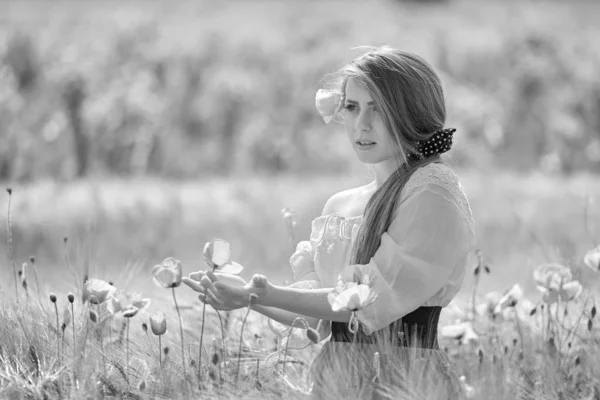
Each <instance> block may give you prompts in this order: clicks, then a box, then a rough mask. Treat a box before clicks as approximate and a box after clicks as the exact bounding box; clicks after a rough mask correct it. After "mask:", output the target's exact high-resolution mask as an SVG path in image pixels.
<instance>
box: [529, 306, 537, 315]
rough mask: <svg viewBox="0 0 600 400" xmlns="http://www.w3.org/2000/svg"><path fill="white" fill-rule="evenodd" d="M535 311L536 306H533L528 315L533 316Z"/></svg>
mask: <svg viewBox="0 0 600 400" xmlns="http://www.w3.org/2000/svg"><path fill="white" fill-rule="evenodd" d="M536 312H537V307H534V308H533V310H531V311H529V316H530V317H531V316H533V315H535V313H536Z"/></svg>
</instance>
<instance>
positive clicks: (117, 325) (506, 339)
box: [0, 174, 600, 399]
mask: <svg viewBox="0 0 600 400" xmlns="http://www.w3.org/2000/svg"><path fill="white" fill-rule="evenodd" d="M464 176H465V183H466V184H467V186H470V185H471V184H472V183H470V179H472V177H469V175H468V174H464ZM515 182H518V179H513V180H511V181H510V184H511V186H512V187H513V189H514V188H515ZM526 183H527V184H526ZM551 183H552V184H553V185H556V181H555V180H553V181H552V182H551ZM529 184H530V181H525V183H522V188H521V189H520V190H523V191H524V190H525V189H526V188H527V187H529ZM548 184H550V182H548ZM315 185H316V183H315ZM569 185H571V186H570V187H571V188H574V187H576V186H577V185H576V182H575V183H574V182H571V183H570V184H569ZM537 187H538V191H544V190H547V189H544V188H545V187H546V185H545V184H544V183H543V180H541V181H540V182H538V185H537ZM29 190H31V189H29ZM65 190H67V189H65ZM69 190H72V188H71V189H69ZM502 190H503V191H506V188H502V189H501V191H502ZM467 192H469V190H468V187H467ZM31 193H32V192H28V190H27V189H26V188H19V189H18V190H15V191H14V192H13V191H12V190H11V195H10V196H9V194H8V193H7V194H6V196H7V198H8V199H12V198H14V200H15V202H14V203H12V202H10V201H7V202H5V205H6V206H7V207H11V206H12V207H14V208H13V209H12V210H11V213H10V216H9V215H8V214H7V215H6V217H7V218H6V222H7V229H9V228H16V229H15V231H14V232H12V231H10V234H7V249H8V250H9V253H8V254H7V256H8V257H7V259H8V260H10V264H9V266H10V269H7V271H8V272H9V276H7V275H6V274H5V275H4V276H6V278H5V279H3V280H2V292H1V294H0V296H2V301H3V304H5V306H4V307H2V310H1V311H0V321H1V323H0V337H1V338H2V339H1V341H0V365H1V368H0V396H2V397H6V398H92V397H93V398H103V397H107V398H112V397H115V398H122V397H134V398H186V397H196V398H214V397H221V398H258V397H261V398H278V397H280V396H282V395H285V396H287V397H290V398H306V397H308V396H310V394H309V393H310V390H311V386H310V383H311V381H310V376H311V375H310V369H309V368H310V365H311V362H312V360H313V358H314V356H315V355H316V353H317V352H318V350H319V348H320V346H321V344H322V343H317V344H315V343H314V342H318V341H319V340H320V339H324V338H320V337H318V334H317V333H316V332H314V331H312V330H310V329H309V330H307V329H306V326H305V325H304V323H303V321H302V320H298V321H296V324H295V328H294V329H293V330H291V331H290V336H289V337H277V336H276V335H275V334H273V332H272V331H271V330H270V329H268V324H267V321H266V320H265V319H264V318H262V317H260V316H259V315H258V314H257V313H254V312H252V311H251V301H252V299H250V298H249V299H248V304H249V306H250V308H244V309H241V310H237V311H232V312H221V313H216V312H215V310H213V309H212V308H211V307H206V308H205V307H204V306H203V304H202V303H201V302H200V301H199V300H198V299H197V297H196V296H197V294H198V293H197V292H196V291H195V290H194V289H195V288H197V285H196V280H195V279H197V278H198V276H199V274H198V271H201V270H208V269H221V271H222V272H225V273H240V272H241V275H242V276H244V277H246V278H247V279H250V277H251V276H252V272H267V273H268V270H263V271H261V270H256V269H254V271H252V268H251V267H249V268H248V269H250V271H241V269H242V266H241V265H239V264H237V263H236V262H235V261H238V262H241V263H242V264H245V262H246V260H247V259H248V258H252V257H246V256H245V255H243V254H244V253H246V251H243V252H242V254H240V251H239V250H237V249H236V248H235V244H229V242H227V241H223V240H212V239H210V240H207V242H206V245H204V244H202V245H200V246H196V251H197V252H198V253H199V254H198V257H197V258H196V260H197V261H192V260H190V259H186V260H183V261H182V260H181V259H180V258H178V254H177V251H172V252H171V253H170V255H169V257H166V258H162V259H156V260H155V261H154V262H153V263H147V262H146V263H144V262H140V263H130V264H128V265H126V266H125V267H124V268H123V267H121V268H119V270H118V271H116V270H114V271H112V272H108V271H107V269H106V268H102V267H101V266H100V267H99V266H98V265H97V262H95V261H94V260H93V258H92V259H88V262H84V261H85V260H84V259H82V258H80V257H81V256H80V255H78V253H79V252H80V251H81V249H79V250H78V247H79V248H80V247H81V246H82V243H81V242H79V243H78V242H73V240H68V239H67V238H64V239H63V240H62V241H60V240H57V242H59V245H58V246H57V247H62V249H63V251H62V253H63V260H62V266H60V265H58V266H56V267H53V268H54V269H55V270H56V271H59V272H58V273H59V274H60V275H61V278H59V279H56V277H54V278H52V276H53V275H54V274H53V273H52V270H48V266H46V265H44V262H43V259H40V258H39V257H38V258H37V259H36V257H31V258H29V259H25V260H23V258H22V257H20V256H19V254H22V253H23V251H25V249H24V247H29V246H31V243H34V241H33V240H32V239H31V238H28V237H27V227H26V226H25V227H24V226H23V223H28V222H27V221H31V220H30V219H29V218H32V217H31V216H29V217H28V216H26V215H24V214H20V212H24V211H25V210H27V207H26V206H25V205H24V204H25V203H26V202H24V201H23V200H22V199H21V201H16V200H17V199H19V197H20V196H31ZM33 193H37V194H38V195H40V192H38V191H33ZM472 193H473V194H474V195H473V196H472V202H473V209H474V212H475V213H476V215H477V210H482V209H481V207H482V202H481V199H480V198H479V197H478V196H477V194H476V192H474V191H472ZM230 196H231V195H230ZM498 197H499V196H498ZM219 200H220V201H222V202H223V201H224V199H223V197H222V196H221V197H220V199H219ZM228 200H229V201H231V199H228ZM31 201H32V199H31V198H30V199H29V200H27V202H31ZM229 201H225V203H228V202H229ZM311 201H314V199H311ZM290 203H293V202H292V201H290ZM488 203H489V202H488ZM295 204H296V205H299V203H295ZM536 204H538V205H541V206H543V207H547V200H544V199H543V198H538V200H537V202H536ZM15 205H16V207H15ZM487 205H488V206H489V204H487ZM525 206H526V204H522V207H521V209H523V207H525ZM305 207H306V206H305ZM592 208H593V207H592ZM71 211H76V209H71ZM562 211H563V212H564V211H565V210H562ZM583 212H584V216H585V215H589V214H593V215H595V213H593V212H588V211H585V210H583ZM276 214H278V213H276ZM479 215H481V216H482V218H480V220H479V222H478V229H479V231H480V232H482V235H483V237H482V238H481V239H480V242H481V243H482V245H483V246H484V247H487V248H488V249H489V250H485V249H484V251H478V252H476V253H474V255H473V256H474V258H473V260H474V262H473V266H472V269H471V270H470V273H469V275H468V276H467V279H466V281H465V287H464V288H463V291H462V293H461V295H460V296H459V298H457V301H456V302H453V303H452V304H451V305H450V306H449V307H447V308H446V309H445V310H444V315H443V318H442V322H441V330H440V341H441V345H442V347H443V349H444V350H445V351H446V352H447V354H448V355H449V356H450V359H451V361H452V362H453V363H454V366H455V371H456V372H457V373H458V375H459V376H460V377H461V387H462V390H463V391H464V392H465V394H468V396H469V397H470V398H482V399H509V398H510V399H513V398H521V399H539V398H549V399H553V398H556V399H559V398H560V399H581V398H586V399H587V398H589V399H594V398H597V396H598V393H599V392H598V390H599V389H600V388H599V386H598V380H597V376H598V372H600V371H598V364H597V362H596V361H595V360H597V359H598V358H597V357H598V355H599V354H598V353H599V351H598V350H599V349H600V347H599V346H598V338H597V332H598V330H597V323H596V319H597V317H596V304H595V300H594V299H595V297H594V294H595V293H597V271H598V265H599V262H600V261H599V259H600V253H599V249H598V248H595V249H594V248H593V246H586V245H585V244H583V245H581V246H579V249H586V250H580V251H581V253H580V254H579V255H575V256H573V258H571V259H567V258H565V257H564V256H561V255H560V254H561V252H564V249H565V247H564V245H563V247H562V248H561V247H556V248H555V249H553V248H552V247H554V246H546V247H547V248H546V251H548V252H549V255H550V257H552V258H554V259H555V261H543V260H540V258H539V257H535V256H534V257H532V255H534V254H535V253H536V251H534V250H533V248H534V247H536V246H544V242H546V241H547V236H544V235H543V234H542V235H540V236H539V237H536V238H535V240H537V241H539V243H537V242H536V241H535V240H534V239H532V240H531V242H530V243H529V246H530V248H531V249H532V251H531V253H530V254H529V255H527V258H529V259H530V260H531V259H538V260H540V262H538V263H537V264H536V266H535V267H532V268H526V269H525V271H526V272H525V274H523V271H520V272H519V271H518V269H514V268H513V269H512V270H511V271H510V272H509V271H506V267H504V266H502V264H500V260H501V258H499V257H497V255H494V256H493V257H491V258H493V259H494V260H490V257H488V256H487V254H488V253H492V254H493V253H494V252H495V249H494V248H493V247H491V246H490V245H491V244H492V243H493V241H492V240H491V239H492V237H495V238H496V240H499V239H498V238H497V235H492V236H489V237H488V236H487V234H486V233H485V232H486V231H489V230H491V231H495V228H494V227H493V226H492V225H491V224H490V222H489V221H488V220H487V218H489V216H487V215H485V214H483V213H482V212H480V214H479ZM525 215H526V214H525ZM144 217H145V218H148V216H144ZM265 218H266V217H265ZM557 218H558V217H557ZM296 220H297V221H296ZM255 222H256V221H255ZM296 222H298V223H296ZM525 222H526V224H529V225H530V226H533V227H537V225H536V224H537V223H539V222H537V221H536V217H535V216H531V215H529V216H528V215H526V216H525ZM129 223H131V221H130V222H129ZM137 224H138V226H143V223H142V222H138V223H137ZM177 224H181V222H178V223H177ZM273 224H279V226H280V230H279V235H280V236H281V235H282V234H283V237H284V238H285V237H287V238H288V239H289V241H295V240H298V239H297V238H300V237H302V236H303V235H304V233H303V232H302V229H303V228H302V225H303V224H304V222H303V219H302V218H301V217H300V216H296V215H295V214H294V213H293V212H291V211H290V210H286V211H285V212H284V213H282V215H277V217H276V218H275V220H274V221H273ZM590 225H591V228H592V231H593V227H594V225H593V224H590ZM505 228H506V226H505ZM168 229H169V230H171V229H173V228H172V227H170V228H168ZM180 229H182V228H181V226H180ZM586 229H588V228H586ZM580 231H583V232H582V233H583V235H585V234H586V233H585V229H581V230H580ZM592 231H589V230H588V232H589V233H590V234H592V235H593V232H592ZM19 232H20V233H19ZM286 232H287V234H286ZM575 232H576V231H571V234H572V235H573V234H575V236H577V234H576V233H575ZM15 233H17V234H16V235H15ZM524 234H525V235H533V236H534V237H535V236H537V235H536V233H535V232H532V231H531V230H529V231H527V230H526V231H525V232H524ZM510 235H511V236H519V233H518V232H516V231H513V232H512V233H511V234H510ZM219 236H223V237H225V238H227V237H235V236H234V234H233V231H230V232H229V234H228V233H227V232H225V234H224V235H219ZM288 239H283V240H282V239H281V237H280V238H279V242H278V243H279V245H281V246H282V247H284V248H287V249H289V250H285V249H283V250H282V252H283V253H284V254H288V255H289V254H290V253H291V246H289V242H288ZM521 239H523V238H521ZM18 240H23V242H22V243H19V242H18ZM88 240H90V239H88ZM107 240H110V239H108V238H103V241H105V242H106V241H107ZM236 241H237V239H236ZM60 242H62V243H60ZM288 246H289V247H288ZM512 246H513V247H512V248H513V249H514V248H515V247H514V246H516V243H513V244H512ZM15 247H17V248H20V250H19V251H18V252H16V251H14V250H15ZM115 248H116V247H115ZM542 248H543V247H542ZM556 250H558V252H556ZM253 251H257V249H254V250H253ZM539 253H543V251H539ZM246 254H247V253H246ZM232 260H235V261H232ZM523 260H524V259H523ZM522 262H523V261H522ZM503 270H505V271H503ZM39 275H41V276H42V278H41V279H40V276H39ZM269 275H272V274H269ZM283 275H284V276H285V275H286V274H285V273H284V274H283ZM288 276H289V274H288ZM516 277H518V278H519V279H518V280H517V281H515V279H514V278H516ZM275 281H277V279H275ZM50 282H53V283H52V284H50ZM151 282H153V283H151ZM281 282H282V283H283V282H284V281H281ZM499 282H501V283H499ZM182 283H185V284H182ZM490 287H491V288H495V290H489V288H490ZM596 296H597V294H596ZM338 306H339V304H338ZM200 348H202V349H203V351H202V352H200V351H199V349H200ZM369 351H370V352H371V353H370V355H371V357H372V358H370V359H369V360H368V365H367V367H366V368H365V369H363V371H365V374H366V375H367V376H368V377H369V379H367V380H364V379H363V380H357V379H356V377H353V375H352V373H351V371H348V370H347V368H348V364H343V363H342V364H340V365H339V374H338V375H337V376H339V377H344V378H343V379H336V380H329V381H328V385H330V387H329V386H328V387H327V393H330V394H331V396H332V397H334V398H336V397H342V396H346V397H348V396H350V398H351V397H352V395H349V394H348V392H347V391H348V390H350V389H349V388H351V389H352V393H360V395H358V397H359V398H365V397H369V396H371V395H372V394H373V393H377V394H378V395H379V396H380V398H390V399H392V398H393V399H396V398H408V399H421V398H423V399H429V398H440V399H441V398H445V396H446V395H447V394H446V393H440V394H439V396H438V395H437V394H436V393H435V384H433V386H432V382H429V381H427V375H426V374H424V373H423V371H422V370H420V369H418V368H417V369H411V370H409V371H402V370H401V369H400V368H399V369H398V371H394V375H393V378H394V380H395V383H396V384H397V383H398V382H411V383H414V384H410V385H404V386H395V387H393V388H391V389H390V388H389V387H388V386H386V382H389V381H386V380H385V379H383V373H382V372H381V370H379V369H378V368H377V362H378V361H377V359H378V358H377V356H376V354H377V353H379V354H387V353H388V352H389V349H385V348H380V349H369ZM367 358H369V356H367ZM377 371H380V372H377ZM384 372H386V373H389V370H385V371H384ZM378 374H381V380H378V379H377V377H378V376H379V375H378ZM345 378H347V379H345ZM357 385H358V386H357ZM424 387H428V389H427V390H425V389H424ZM432 388H433V389H432Z"/></svg>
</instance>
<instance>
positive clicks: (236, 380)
mask: <svg viewBox="0 0 600 400" xmlns="http://www.w3.org/2000/svg"><path fill="white" fill-rule="evenodd" d="M250 306H251V305H250V304H248V310H247V311H246V315H245V316H244V321H243V322H242V329H240V348H239V349H238V359H237V368H236V370H235V384H236V385H237V382H238V376H239V374H240V358H241V356H242V343H243V340H244V326H245V325H246V321H247V320H248V315H249V314H250V310H251V309H252V307H250Z"/></svg>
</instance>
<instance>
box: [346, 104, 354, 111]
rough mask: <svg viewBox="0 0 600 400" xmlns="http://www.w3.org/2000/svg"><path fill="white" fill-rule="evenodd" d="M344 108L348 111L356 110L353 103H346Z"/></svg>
mask: <svg viewBox="0 0 600 400" xmlns="http://www.w3.org/2000/svg"><path fill="white" fill-rule="evenodd" d="M344 109H346V110H348V111H355V110H356V106H355V105H354V104H346V105H345V106H344Z"/></svg>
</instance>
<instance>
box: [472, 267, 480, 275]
mask: <svg viewBox="0 0 600 400" xmlns="http://www.w3.org/2000/svg"><path fill="white" fill-rule="evenodd" d="M473 275H475V276H477V275H479V265H478V266H476V267H475V269H474V270H473Z"/></svg>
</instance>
